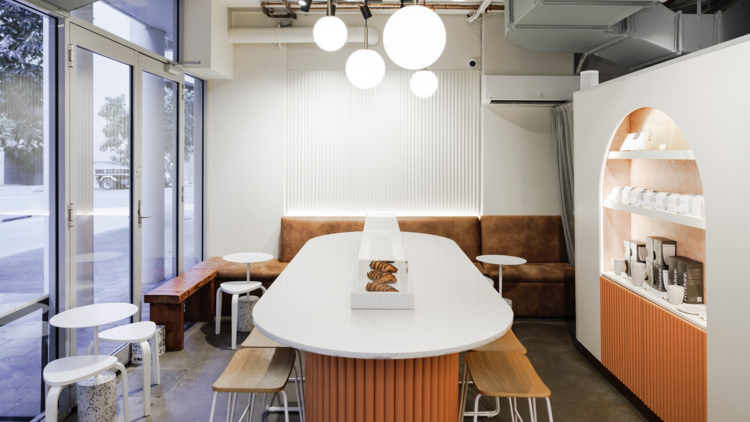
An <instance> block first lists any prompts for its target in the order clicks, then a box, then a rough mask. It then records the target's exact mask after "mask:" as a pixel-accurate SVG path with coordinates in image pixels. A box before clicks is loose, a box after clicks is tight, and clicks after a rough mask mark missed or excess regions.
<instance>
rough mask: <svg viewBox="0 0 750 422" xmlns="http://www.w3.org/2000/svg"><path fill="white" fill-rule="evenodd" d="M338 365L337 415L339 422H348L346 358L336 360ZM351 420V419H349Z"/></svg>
mask: <svg viewBox="0 0 750 422" xmlns="http://www.w3.org/2000/svg"><path fill="white" fill-rule="evenodd" d="M336 361H337V362H336V363H337V364H338V370H337V372H338V376H339V379H338V382H337V383H336V386H337V387H338V388H337V390H338V391H337V392H336V400H335V401H336V407H337V410H336V415H337V416H338V421H339V422H347V419H346V361H347V359H346V358H336ZM349 420H351V419H349Z"/></svg>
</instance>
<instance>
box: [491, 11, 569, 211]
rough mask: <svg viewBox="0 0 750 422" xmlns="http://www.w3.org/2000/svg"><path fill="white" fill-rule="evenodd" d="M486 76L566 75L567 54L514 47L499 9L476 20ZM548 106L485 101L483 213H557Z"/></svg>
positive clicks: (557, 199)
mask: <svg viewBox="0 0 750 422" xmlns="http://www.w3.org/2000/svg"><path fill="white" fill-rule="evenodd" d="M482 25H483V36H482V44H483V45H482V52H483V54H482V67H483V71H484V74H486V75H572V74H573V73H574V70H575V69H574V64H573V62H574V60H573V55H572V54H557V53H544V52H540V51H533V50H526V49H523V48H520V47H516V46H514V45H512V44H511V43H509V42H508V41H507V40H506V39H505V20H504V16H503V14H502V13H498V14H496V15H491V16H489V17H486V18H484V19H483V20H482ZM550 108H551V107H527V106H505V105H502V106H501V105H496V106H485V107H483V110H482V140H483V152H482V182H483V188H482V192H483V195H482V197H483V199H484V204H483V209H482V214H485V215H497V214H501V215H560V198H559V188H558V184H557V175H556V173H555V162H554V155H553V149H552V141H553V131H552V115H551V114H550Z"/></svg>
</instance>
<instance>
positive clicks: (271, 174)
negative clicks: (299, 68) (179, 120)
mask: <svg viewBox="0 0 750 422" xmlns="http://www.w3.org/2000/svg"><path fill="white" fill-rule="evenodd" d="M285 78H286V70H285V51H284V50H283V49H279V48H278V47H277V46H275V45H249V44H245V45H237V46H235V47H234V79H232V80H228V81H220V80H219V81H217V80H213V81H210V82H209V84H208V88H209V93H208V95H209V99H208V101H209V113H208V116H209V119H208V131H209V133H208V141H207V160H208V165H207V173H208V174H207V194H208V196H207V199H206V201H207V204H206V205H207V212H208V227H207V229H206V233H207V236H208V242H207V248H208V250H207V256H222V255H225V254H229V253H233V252H240V251H254V252H266V253H271V254H274V255H277V253H278V242H279V222H280V219H281V217H282V214H283V210H284V177H283V175H284V142H285V124H286V119H285V118H284V114H285V112H286V102H285V86H286V79H285Z"/></svg>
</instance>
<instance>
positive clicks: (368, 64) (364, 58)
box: [346, 3, 385, 89]
mask: <svg viewBox="0 0 750 422" xmlns="http://www.w3.org/2000/svg"><path fill="white" fill-rule="evenodd" d="M365 4H366V3H365ZM367 35H368V34H367V21H366V20H365V48H363V49H361V50H357V51H355V52H354V53H352V55H351V56H349V59H348V60H347V61H346V77H347V78H348V79H349V82H351V83H352V85H354V86H356V87H357V88H360V89H370V88H374V87H376V86H377V85H378V84H379V83H380V81H382V80H383V76H384V75H385V62H384V61H383V58H382V57H380V54H378V52H377V51H372V50H368V49H367Z"/></svg>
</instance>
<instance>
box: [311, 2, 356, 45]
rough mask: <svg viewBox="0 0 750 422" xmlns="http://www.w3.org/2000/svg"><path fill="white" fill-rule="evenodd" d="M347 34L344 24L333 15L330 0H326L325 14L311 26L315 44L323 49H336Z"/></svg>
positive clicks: (342, 42) (342, 43) (344, 40)
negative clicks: (326, 9) (326, 8)
mask: <svg viewBox="0 0 750 422" xmlns="http://www.w3.org/2000/svg"><path fill="white" fill-rule="evenodd" d="M347 36H348V33H347V30H346V24H344V22H343V21H342V20H341V19H339V18H337V17H336V16H334V11H333V8H332V7H331V0H328V11H327V12H326V16H325V17H324V18H321V19H318V21H317V22H315V26H314V27H313V39H314V40H315V44H317V45H318V47H320V48H322V49H323V50H325V51H336V50H338V49H339V48H341V47H343V46H344V43H346V37H347Z"/></svg>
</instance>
